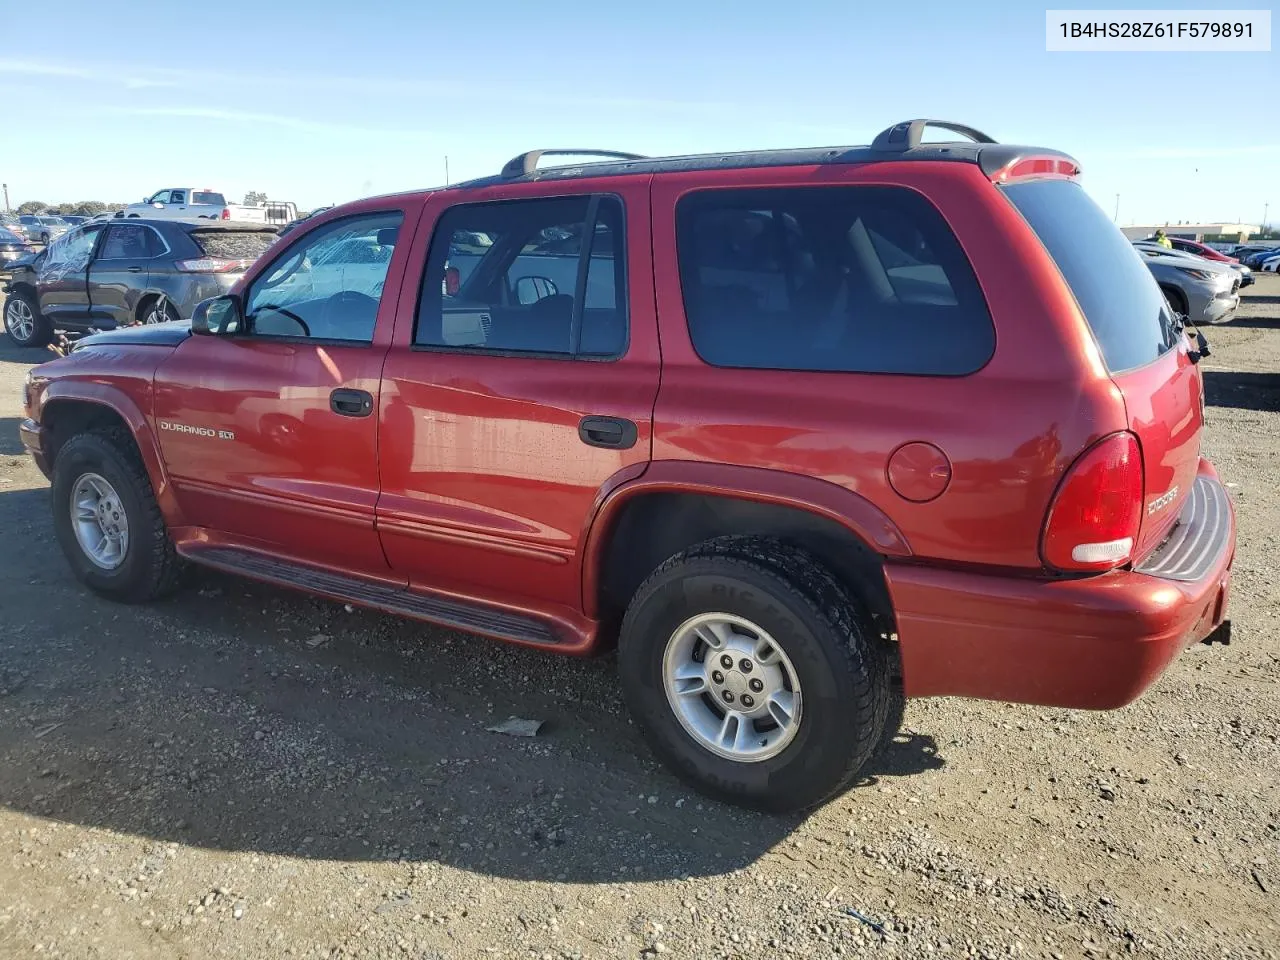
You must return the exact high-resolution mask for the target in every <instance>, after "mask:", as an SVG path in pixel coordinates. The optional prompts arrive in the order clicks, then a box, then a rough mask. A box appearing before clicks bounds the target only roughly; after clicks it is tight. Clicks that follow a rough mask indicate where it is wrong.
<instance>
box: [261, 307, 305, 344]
mask: <svg viewBox="0 0 1280 960" xmlns="http://www.w3.org/2000/svg"><path fill="white" fill-rule="evenodd" d="M263 310H274V311H275V312H276V313H278V314H280V315H281V316H285V317H288V318H289V319H290V320H292V321H293V322H294V323H296V324H297V325H298V326H300V327H301V328H302V335H303V336H304V337H309V336H311V328H310V327H309V326H307V321H305V320H303V319H302V318H301V317H300V316H298V315H297V314H296V313H294V312H293V311H292V310H286V309H285V308H284V307H278V306H276V305H275V304H274V303H264V304H263V305H262V306H260V307H259V308H258V311H257V313H255V314H254V315H253V316H254V317H257V315H258V313H261V312H262V311H263Z"/></svg>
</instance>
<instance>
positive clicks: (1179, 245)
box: [1169, 237, 1239, 263]
mask: <svg viewBox="0 0 1280 960" xmlns="http://www.w3.org/2000/svg"><path fill="white" fill-rule="evenodd" d="M1169 242H1170V243H1172V244H1173V249H1175V250H1177V251H1178V252H1179V253H1194V254H1195V255H1196V256H1198V257H1204V258H1205V259H1206V260H1215V261H1217V262H1219V263H1238V262H1239V260H1238V259H1237V258H1236V257H1231V256H1227V255H1226V254H1225V253H1220V252H1219V251H1217V250H1215V249H1214V248H1213V247H1211V246H1209V245H1208V244H1207V243H1200V242H1199V241H1197V240H1187V239H1185V238H1184V237H1170V238H1169Z"/></svg>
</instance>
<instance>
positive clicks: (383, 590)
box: [182, 547, 562, 647]
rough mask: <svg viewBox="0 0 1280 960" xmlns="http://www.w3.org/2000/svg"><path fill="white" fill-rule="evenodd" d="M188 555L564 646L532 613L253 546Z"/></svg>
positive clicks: (302, 586) (258, 576) (470, 628)
mask: <svg viewBox="0 0 1280 960" xmlns="http://www.w3.org/2000/svg"><path fill="white" fill-rule="evenodd" d="M182 554H183V556H185V557H186V558H187V559H188V560H191V561H193V562H195V563H200V564H204V565H205V566H207V567H213V568H214V569H216V570H222V571H225V572H226V573H233V574H237V575H239V576H245V577H252V578H253V579H255V580H263V581H266V582H267V583H274V584H278V585H279V586H282V587H293V588H295V589H298V590H305V591H306V592H308V593H318V594H323V595H324V596H326V597H332V598H334V599H335V600H344V601H347V602H350V603H356V604H360V605H361V606H364V607H373V608H374V609H376V610H382V611H385V612H386V613H394V614H398V615H400V616H403V617H412V618H414V619H417V620H427V621H430V622H431V623H435V624H438V625H440V626H442V627H451V628H453V629H455V630H461V631H463V632H465V633H480V634H484V635H485V636H490V637H497V638H498V639H500V640H511V641H514V642H516V643H527V644H533V645H536V646H541V647H554V646H559V645H560V644H561V642H562V641H561V638H560V637H559V636H558V635H557V634H556V633H554V632H553V631H552V630H551V629H550V628H549V627H548V626H547V625H546V624H545V623H543V622H542V621H540V620H535V619H534V618H532V617H525V616H521V615H520V614H518V613H509V612H508V611H506V610H495V609H493V608H491V607H484V606H479V605H476V604H470V603H464V602H462V601H459V600H454V599H452V598H447V597H441V596H433V595H430V594H426V593H421V592H418V591H416V590H408V589H404V588H398V587H391V586H387V585H386V584H382V583H378V582H376V581H371V580H364V579H362V578H359V577H351V576H346V575H344V574H341V573H331V572H329V571H327V570H320V569H317V568H315V567H309V566H304V565H303V564H299V563H291V562H289V561H287V560H277V559H276V558H274V557H268V556H265V555H263V554H261V553H254V552H253V551H251V550H238V549H236V548H234V547H196V548H194V549H191V548H188V549H186V550H183V551H182Z"/></svg>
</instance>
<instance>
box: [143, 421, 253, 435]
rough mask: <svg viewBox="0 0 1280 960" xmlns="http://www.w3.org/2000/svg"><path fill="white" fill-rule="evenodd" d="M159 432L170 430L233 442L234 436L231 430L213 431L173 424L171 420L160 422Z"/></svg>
mask: <svg viewBox="0 0 1280 960" xmlns="http://www.w3.org/2000/svg"><path fill="white" fill-rule="evenodd" d="M160 429H161V430H172V431H173V432H174V433H190V434H192V435H193V436H197V437H209V438H210V439H214V438H217V439H218V440H234V439H235V438H236V435H235V433H234V432H233V431H231V430H214V429H213V428H212V427H193V426H191V425H190V424H188V423H174V422H173V421H171V420H161V421H160Z"/></svg>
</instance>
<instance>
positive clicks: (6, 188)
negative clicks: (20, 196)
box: [4, 183, 13, 213]
mask: <svg viewBox="0 0 1280 960" xmlns="http://www.w3.org/2000/svg"><path fill="white" fill-rule="evenodd" d="M4 212H5V213H12V212H13V211H12V210H10V209H9V185H8V184H7V183H6V184H5V185H4Z"/></svg>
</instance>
